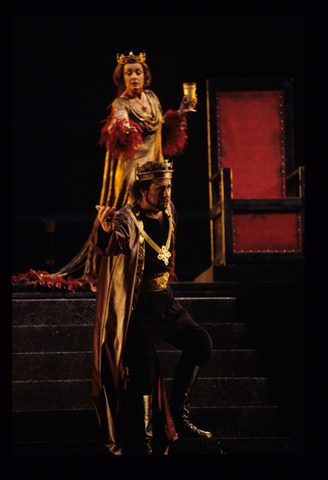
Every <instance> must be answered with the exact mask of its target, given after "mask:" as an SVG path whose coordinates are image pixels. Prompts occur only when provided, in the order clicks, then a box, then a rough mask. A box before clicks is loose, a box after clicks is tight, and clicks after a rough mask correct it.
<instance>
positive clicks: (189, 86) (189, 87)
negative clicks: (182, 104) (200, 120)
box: [182, 82, 197, 112]
mask: <svg viewBox="0 0 328 480" xmlns="http://www.w3.org/2000/svg"><path fill="white" fill-rule="evenodd" d="M196 86H197V83H194V82H187V83H183V84H182V87H183V94H184V95H185V96H186V97H187V111H188V112H196V110H194V109H193V108H192V103H193V100H194V98H196Z"/></svg>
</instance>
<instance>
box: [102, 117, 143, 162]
mask: <svg viewBox="0 0 328 480" xmlns="http://www.w3.org/2000/svg"><path fill="white" fill-rule="evenodd" d="M112 119H113V116H112V115H111V116H110V117H108V119H107V120H106V124H105V126H104V127H103V128H102V129H101V134H100V145H106V148H107V149H108V150H110V152H111V154H112V156H113V158H114V159H117V158H119V157H120V156H121V155H122V153H124V154H125V155H127V156H128V157H133V156H134V154H135V153H136V151H137V150H138V147H139V145H140V144H141V143H142V135H141V133H140V132H141V128H140V125H138V124H137V123H135V122H133V121H132V120H130V125H131V127H135V128H136V129H137V132H131V133H129V134H126V133H124V132H123V130H122V126H123V122H124V120H123V119H122V118H118V119H116V121H115V123H114V125H112V127H111V130H110V133H109V132H108V127H109V125H110V123H111V121H112Z"/></svg>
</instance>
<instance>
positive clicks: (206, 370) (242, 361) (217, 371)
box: [157, 350, 257, 377]
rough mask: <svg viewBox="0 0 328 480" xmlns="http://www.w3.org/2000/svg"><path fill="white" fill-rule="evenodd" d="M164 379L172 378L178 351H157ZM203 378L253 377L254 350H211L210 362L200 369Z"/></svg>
mask: <svg viewBox="0 0 328 480" xmlns="http://www.w3.org/2000/svg"><path fill="white" fill-rule="evenodd" d="M157 354H158V358H159V361H160V366H161V371H162V374H163V376H164V377H173V376H174V372H175V368H176V364H177V362H178V360H179V358H180V355H181V352H179V351H158V352H157ZM201 375H202V376H204V377H216V376H217V377H254V376H256V375H257V351H256V350H213V352H212V356H211V360H210V361H209V363H208V364H207V365H205V367H203V368H202V371H201Z"/></svg>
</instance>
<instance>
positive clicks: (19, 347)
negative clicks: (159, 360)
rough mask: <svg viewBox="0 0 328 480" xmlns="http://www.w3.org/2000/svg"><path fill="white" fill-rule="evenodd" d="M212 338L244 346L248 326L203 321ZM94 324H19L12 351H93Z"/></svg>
mask: <svg viewBox="0 0 328 480" xmlns="http://www.w3.org/2000/svg"><path fill="white" fill-rule="evenodd" d="M202 326H203V328H205V329H206V330H207V331H208V332H209V334H210V336H211V338H212V341H213V348H215V349H220V348H223V349H228V348H234V349H236V348H245V347H246V346H247V328H246V325H245V324H242V323H217V324H202ZM92 337H93V325H16V326H13V327H12V351H13V353H24V352H35V353H37V352H74V351H76V352H78V351H91V349H92ZM156 347H157V349H159V350H174V347H173V346H171V345H170V344H169V343H167V342H165V341H162V342H158V344H157V346H156Z"/></svg>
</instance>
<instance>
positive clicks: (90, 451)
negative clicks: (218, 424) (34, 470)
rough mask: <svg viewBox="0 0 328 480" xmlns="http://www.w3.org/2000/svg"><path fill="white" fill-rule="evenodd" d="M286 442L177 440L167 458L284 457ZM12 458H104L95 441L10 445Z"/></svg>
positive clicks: (272, 439)
mask: <svg viewBox="0 0 328 480" xmlns="http://www.w3.org/2000/svg"><path fill="white" fill-rule="evenodd" d="M289 444H290V439H289V438H285V437H267V438H265V437H259V438H253V437H251V438H249V437H244V438H240V437H238V438H216V437H212V438H209V439H207V440H199V439H197V440H195V439H192V440H191V439H179V440H178V441H177V442H174V444H173V445H172V446H171V447H170V449H169V453H168V455H286V454H289V453H290V452H289V448H290V447H289ZM12 451H13V454H16V455H106V456H108V455H109V454H108V453H105V452H104V451H103V449H102V444H101V442H100V441H99V440H86V441H83V440H68V441H64V440H59V441H53V442H51V441H44V442H13V446H12Z"/></svg>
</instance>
